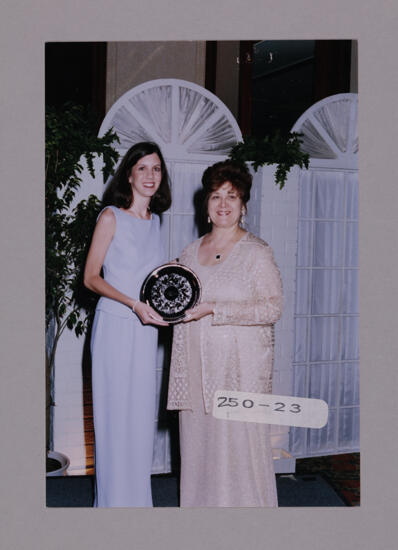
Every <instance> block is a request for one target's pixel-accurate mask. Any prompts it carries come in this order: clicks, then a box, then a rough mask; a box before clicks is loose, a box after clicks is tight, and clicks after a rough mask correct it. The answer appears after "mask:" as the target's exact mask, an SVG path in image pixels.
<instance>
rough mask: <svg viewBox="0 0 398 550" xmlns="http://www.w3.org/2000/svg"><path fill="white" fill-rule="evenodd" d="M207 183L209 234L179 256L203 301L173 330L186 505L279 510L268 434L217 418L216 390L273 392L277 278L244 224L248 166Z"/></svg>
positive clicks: (173, 392)
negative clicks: (198, 283) (192, 274)
mask: <svg viewBox="0 0 398 550" xmlns="http://www.w3.org/2000/svg"><path fill="white" fill-rule="evenodd" d="M202 183H203V187H204V193H205V199H204V209H205V211H206V212H207V215H208V222H209V224H210V225H211V230H210V231H209V232H208V233H207V234H205V235H204V236H203V237H201V238H200V239H198V240H196V241H194V242H193V243H192V244H190V245H188V246H187V247H186V248H185V249H184V250H183V252H182V254H181V256H180V262H181V263H183V264H185V265H187V266H189V267H190V268H191V269H193V271H195V272H196V274H197V275H198V277H199V279H200V281H201V283H202V301H201V303H200V304H199V305H198V306H196V307H195V308H193V309H191V310H189V311H188V312H187V314H186V318H185V320H184V323H181V324H179V325H176V326H175V328H174V337H173V349H172V360H171V368H170V382H169V396H168V408H169V409H179V410H180V415H179V419H180V454H181V481H180V505H181V506H183V507H188V506H233V507H246V506H277V495H276V484H275V473H274V466H273V460H272V451H271V446H270V438H269V426H268V425H266V424H259V423H251V422H240V421H229V420H223V419H217V418H214V417H213V416H212V414H211V411H212V406H213V397H214V393H215V391H216V390H236V391H247V392H257V393H269V392H271V390H272V366H273V331H274V328H273V325H274V323H275V322H276V321H277V320H278V319H279V318H280V315H281V311H282V285H281V279H280V274H279V270H278V268H277V266H276V264H275V261H274V258H273V253H272V250H271V248H270V247H269V246H268V244H267V243H265V242H264V241H263V240H261V239H259V238H258V237H256V236H254V235H253V234H251V233H249V232H247V231H245V230H244V229H243V228H242V227H241V225H240V222H241V219H242V216H243V215H244V214H245V212H246V203H247V202H248V200H249V198H250V188H251V183H252V178H251V175H250V173H249V171H248V170H247V168H246V167H243V166H241V165H237V164H234V163H233V162H231V161H225V162H219V163H217V164H215V165H213V166H211V167H209V168H208V169H207V170H206V171H205V173H204V174H203V178H202Z"/></svg>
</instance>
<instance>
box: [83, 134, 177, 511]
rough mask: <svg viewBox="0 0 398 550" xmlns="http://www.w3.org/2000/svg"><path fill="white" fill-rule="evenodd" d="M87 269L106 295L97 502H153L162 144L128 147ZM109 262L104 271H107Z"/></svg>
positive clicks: (101, 307)
mask: <svg viewBox="0 0 398 550" xmlns="http://www.w3.org/2000/svg"><path fill="white" fill-rule="evenodd" d="M104 202H105V204H109V206H107V207H106V208H104V210H103V211H102V212H101V213H100V215H99V217H98V221H97V225H96V228H95V231H94V234H93V238H92V243H91V246H90V250H89V253H88V257H87V262H86V268H85V273H84V282H85V285H86V286H87V287H88V288H89V289H91V290H93V291H94V292H96V293H98V294H100V295H101V298H100V300H99V301H98V305H97V309H96V314H95V318H94V324H93V330H92V338H91V354H92V389H93V410H94V431H95V471H96V485H95V500H94V506H98V507H122V506H123V507H130V506H140V507H147V506H152V493H151V478H150V476H151V468H152V452H153V440H154V420H155V396H156V379H155V371H156V350H157V329H156V327H155V326H153V325H158V326H163V325H167V323H165V322H164V321H163V319H162V318H161V317H160V316H159V315H158V314H157V313H156V312H155V311H154V310H153V309H152V308H151V307H150V306H149V305H147V304H145V303H143V302H140V301H139V292H140V288H141V285H142V282H143V281H144V279H145V277H146V276H147V275H148V273H149V272H150V271H152V269H154V268H155V267H157V266H158V265H160V264H161V263H163V262H164V261H165V255H164V251H163V248H162V244H161V238H160V221H159V216H158V214H160V213H161V212H163V211H165V210H167V208H169V206H170V203H171V198H170V187H169V182H168V174H167V169H166V165H165V162H164V159H163V156H162V154H161V152H160V150H159V147H158V146H157V145H156V144H154V143H149V142H142V143H138V144H136V145H134V146H133V147H131V148H130V149H129V151H128V152H127V153H126V155H125V157H124V158H123V160H122V162H121V163H120V166H119V168H118V170H117V171H116V173H115V175H114V177H113V179H112V181H111V183H110V186H109V187H108V189H107V191H106V193H105V196H104ZM101 270H103V276H102V272H101Z"/></svg>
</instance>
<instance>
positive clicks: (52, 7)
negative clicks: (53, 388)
mask: <svg viewBox="0 0 398 550" xmlns="http://www.w3.org/2000/svg"><path fill="white" fill-rule="evenodd" d="M397 16H398V5H397V3H396V2H395V1H394V0H355V1H353V0H351V1H350V0H334V1H333V2H329V3H326V2H322V1H319V0H302V1H300V0H280V1H279V2H275V1H274V2H271V1H269V0H240V1H239V0H217V1H214V0H200V1H198V0H196V1H193V0H168V1H167V2H166V1H163V2H162V1H160V0H157V1H155V0H146V1H145V3H142V4H141V2H138V1H136V0H113V1H105V0H80V1H79V2H77V1H76V0H36V1H32V0H27V1H25V2H21V1H20V0H13V1H11V0H3V1H2V4H1V7H0V45H1V47H0V63H1V69H0V71H1V72H0V74H1V87H0V94H1V101H0V110H1V130H0V140H1V141H0V151H1V163H0V170H1V201H0V209H1V210H0V212H1V214H0V235H1V256H0V257H1V260H2V267H1V269H0V277H1V279H0V281H1V330H0V335H1V336H0V337H1V345H0V353H1V363H0V364H1V371H2V372H1V374H2V383H1V387H0V423H1V440H0V441H1V453H0V466H1V475H0V494H1V500H0V518H1V519H0V521H1V533H2V534H1V535H0V537H1V538H0V543H1V547H2V548H4V549H14V548H15V549H18V550H21V549H25V548H26V549H29V550H36V549H40V550H47V549H48V550H50V549H54V548H56V549H57V550H63V549H67V548H68V549H74V550H79V549H83V548H96V549H98V550H102V549H108V548H114V549H115V550H118V549H125V548H134V549H148V548H150V549H155V548H158V547H161V548H162V549H164V548H167V549H169V548H170V549H171V548H182V549H184V550H185V549H189V550H195V549H199V548H200V549H202V548H209V549H212V550H213V549H214V550H218V549H227V548H229V549H235V548H237V549H238V548H239V549H252V548H253V549H254V548H263V547H264V548H265V547H266V548H267V549H269V550H271V549H272V550H279V549H283V550H290V549H294V550H296V549H300V550H301V549H305V548H307V547H308V546H309V545H311V547H315V548H322V549H326V550H327V549H332V548H333V549H334V548H336V547H340V548H344V550H350V549H351V548H352V549H357V548H359V547H362V548H363V549H365V550H368V549H369V550H370V549H374V548H383V550H390V549H393V548H395V541H394V539H395V538H396V536H397V522H396V513H397V505H396V503H397V486H398V483H397V470H396V468H395V463H396V456H397V437H396V426H397V420H398V418H397V416H398V415H397V410H398V407H397V396H396V388H397V387H398V383H397V382H398V381H397V365H396V360H395V357H397V356H398V353H397V351H398V350H397V347H398V346H397V343H398V338H397V336H396V331H395V321H396V311H397V294H398V292H397V286H396V273H397V258H398V254H397V240H398V239H397V238H396V230H397V221H396V219H397V185H396V181H395V180H396V179H397V178H396V172H397V170H396V156H397V152H396V150H397V146H396V143H397V131H396V128H397V127H398V120H397V118H398V115H397V109H396V95H397V91H398V86H397V75H398V71H397V57H396V49H397V40H396V33H397V28H398V26H397V19H398V17H397ZM314 38H324V39H326V38H328V39H330V38H340V39H349V38H352V39H358V40H359V94H360V292H361V340H360V345H361V423H362V435H361V448H362V455H361V456H362V495H361V496H362V499H361V501H362V505H361V507H359V508H340V509H338V508H336V509H320V508H310V509H308V508H307V509H305V510H303V509H295V508H291V509H290V508H288V509H276V510H267V509H253V510H252V509H241V510H238V509H194V510H179V509H166V508H164V509H156V510H144V509H142V510H135V509H134V510H133V509H124V510H117V509H113V510H106V509H103V510H95V509H46V508H45V480H44V460H43V449H44V446H45V445H44V442H45V438H44V328H43V327H44V184H43V182H44V42H45V41H69V40H70V41H82V40H83V41H112V40H206V39H208V40H216V39H217V40H227V39H268V40H270V39H314Z"/></svg>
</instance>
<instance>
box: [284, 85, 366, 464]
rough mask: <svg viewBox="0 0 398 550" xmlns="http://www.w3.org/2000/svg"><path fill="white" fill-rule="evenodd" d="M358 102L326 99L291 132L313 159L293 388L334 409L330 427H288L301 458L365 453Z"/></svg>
mask: <svg viewBox="0 0 398 550" xmlns="http://www.w3.org/2000/svg"><path fill="white" fill-rule="evenodd" d="M357 105H358V100H357V95H356V94H338V95H335V96H331V97H328V98H326V99H324V100H322V101H320V102H318V103H316V104H315V105H313V106H312V107H311V108H310V109H308V110H307V111H306V112H305V113H304V114H303V115H302V116H301V117H300V118H299V119H298V121H297V123H296V124H295V125H294V127H293V129H292V131H296V132H301V133H303V149H304V150H305V151H306V152H308V153H309V154H310V157H311V161H310V169H309V170H308V171H307V170H302V171H301V172H300V176H299V213H298V250H297V268H296V306H295V350H294V361H293V372H294V375H293V378H294V380H293V386H294V390H293V391H294V394H295V395H298V396H303V397H313V398H320V399H324V400H325V401H326V402H327V403H328V404H329V410H330V413H329V421H328V424H327V425H326V426H325V428H322V429H321V430H311V429H304V428H294V429H292V430H291V431H290V451H291V452H292V454H293V455H294V456H296V457H300V456H315V455H324V454H334V453H340V452H348V451H357V450H359V348H358V170H357V166H358V161H357V157H358V134H357Z"/></svg>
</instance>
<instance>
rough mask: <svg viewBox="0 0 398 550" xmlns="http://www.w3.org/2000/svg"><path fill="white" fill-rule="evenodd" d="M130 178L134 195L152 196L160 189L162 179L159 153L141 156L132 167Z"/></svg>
mask: <svg viewBox="0 0 398 550" xmlns="http://www.w3.org/2000/svg"><path fill="white" fill-rule="evenodd" d="M128 180H129V182H130V185H131V188H132V190H133V195H140V196H142V197H146V198H148V197H149V198H150V197H152V196H153V195H154V194H155V193H156V191H157V190H158V189H159V185H160V182H161V180H162V165H161V162H160V158H159V155H158V154H157V153H152V154H151V155H146V156H145V157H142V158H140V160H139V161H137V163H136V164H134V166H133V167H132V169H131V173H130V176H129V178H128Z"/></svg>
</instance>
